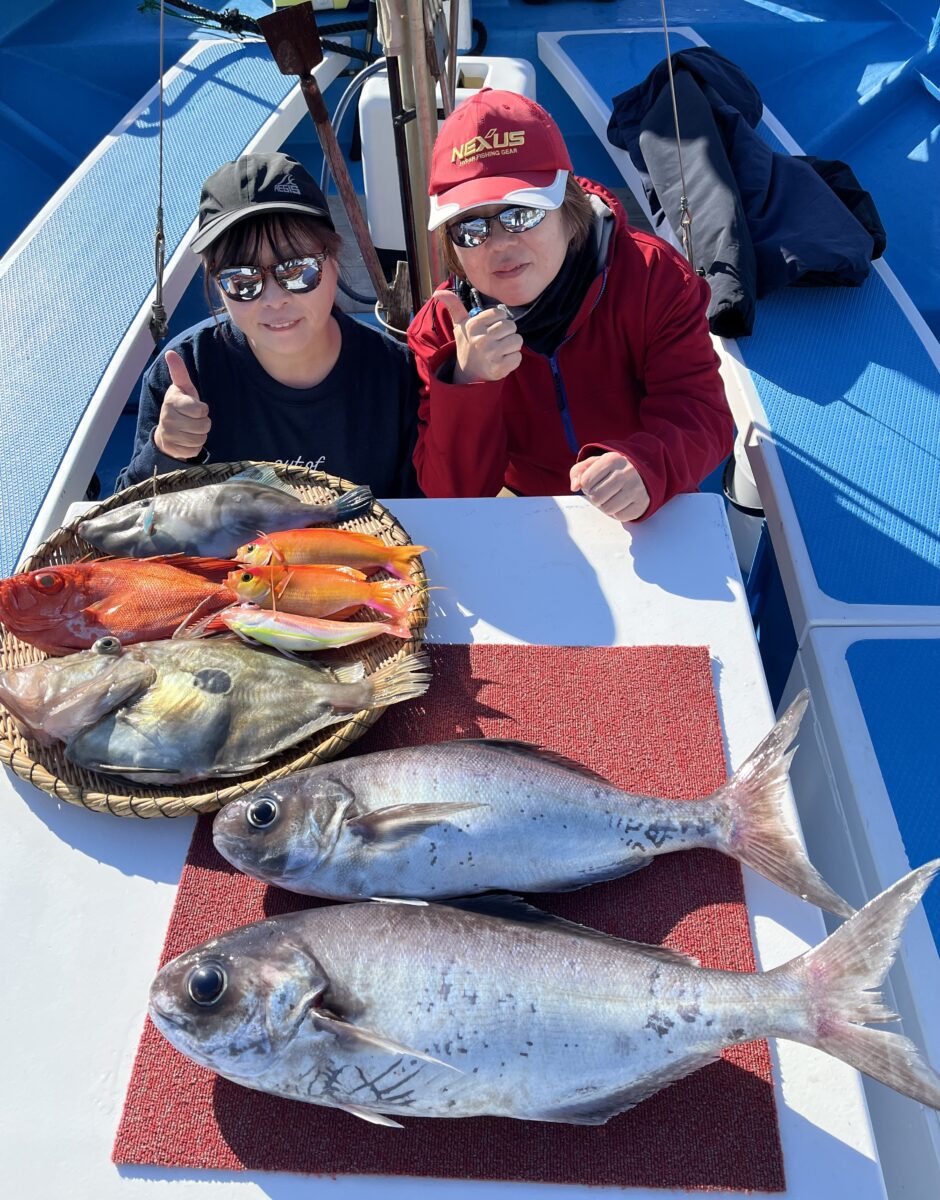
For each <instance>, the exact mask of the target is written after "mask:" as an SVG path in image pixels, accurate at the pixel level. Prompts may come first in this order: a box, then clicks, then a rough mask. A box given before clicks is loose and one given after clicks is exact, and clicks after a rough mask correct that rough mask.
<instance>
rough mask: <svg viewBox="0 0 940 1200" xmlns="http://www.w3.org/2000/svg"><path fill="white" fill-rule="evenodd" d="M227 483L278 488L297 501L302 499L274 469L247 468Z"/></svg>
mask: <svg viewBox="0 0 940 1200" xmlns="http://www.w3.org/2000/svg"><path fill="white" fill-rule="evenodd" d="M225 482H226V483H261V484H264V486H265V487H272V488H277V490H278V491H279V492H286V493H287V494H288V496H292V497H293V498H294V499H295V500H299V499H300V497H299V496H298V495H297V493H296V492H295V491H294V489H293V488H292V487H291V485H290V484H289V483H288V482H287V481H286V480H284V479H282V478H281V477H280V475H278V473H277V471H275V469H274V468H273V467H262V466H259V465H255V466H253V467H245V469H244V470H243V471H239V472H238V474H237V475H232V476H230V477H229V478H228V479H226V480H225Z"/></svg>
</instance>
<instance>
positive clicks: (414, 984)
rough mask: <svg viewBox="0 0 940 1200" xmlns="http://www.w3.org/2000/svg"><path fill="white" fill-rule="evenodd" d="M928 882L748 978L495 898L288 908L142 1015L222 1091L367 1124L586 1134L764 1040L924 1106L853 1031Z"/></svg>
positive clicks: (869, 1008) (904, 1054) (194, 955)
mask: <svg viewBox="0 0 940 1200" xmlns="http://www.w3.org/2000/svg"><path fill="white" fill-rule="evenodd" d="M938 868H940V860H937V861H935V862H932V863H929V864H928V865H926V866H924V867H921V868H920V869H919V870H917V871H913V872H911V874H909V875H907V876H905V877H904V878H903V879H902V880H900V882H898V883H896V884H895V885H894V886H893V887H892V888H889V889H888V890H887V891H886V892H883V893H882V894H881V896H879V897H878V898H877V899H875V900H873V901H871V903H870V904H867V905H866V906H865V908H863V909H861V910H860V911H859V912H857V913H856V914H855V916H853V917H852V918H851V919H850V920H849V921H847V922H846V923H845V924H844V925H843V926H842V927H841V928H840V929H838V930H837V931H836V932H835V933H834V934H833V935H832V936H831V937H830V938H828V939H827V940H826V941H825V942H823V943H821V944H820V945H819V946H817V947H815V948H814V949H812V950H810V951H808V952H807V953H806V954H804V955H802V956H801V957H799V958H795V959H793V960H792V961H790V962H788V963H785V964H784V965H783V966H780V967H777V968H775V969H774V970H772V971H768V972H767V973H766V974H763V975H760V974H742V973H739V972H734V971H715V970H706V969H705V968H703V967H699V966H697V965H696V964H695V962H694V960H692V959H688V958H686V957H684V956H683V955H681V954H677V953H675V952H673V951H669V950H663V949H660V948H658V947H652V946H644V945H641V944H638V943H635V942H625V941H620V940H618V939H616V938H612V937H608V936H606V935H603V934H600V933H596V932H594V931H592V930H589V929H585V928H583V927H580V926H577V925H572V924H570V923H568V922H565V921H562V920H560V919H558V918H556V917H552V916H548V915H547V914H545V913H541V912H538V911H537V910H535V909H530V908H528V907H527V906H526V905H522V904H519V903H513V902H511V901H507V900H506V898H505V897H500V898H497V899H496V900H494V899H493V898H478V899H476V900H472V901H461V902H459V904H458V905H456V906H454V907H450V906H444V905H416V904H414V903H412V904H408V903H399V902H389V903H386V904H374V903H373V904H347V905H336V906H333V907H328V908H319V909H314V910H311V911H307V912H298V913H292V914H290V915H289V916H282V917H274V918H272V919H270V920H267V921H263V922H260V923H259V924H256V925H249V926H246V927H244V928H242V929H236V930H234V931H233V932H231V933H227V934H224V935H223V936H222V937H219V938H216V939H214V940H213V941H210V942H206V943H205V944H204V945H202V946H199V947H198V948H196V949H195V950H190V951H188V952H187V953H185V954H183V955H181V956H180V957H179V958H177V959H175V960H174V961H173V962H171V963H169V964H168V965H167V966H165V967H164V968H163V969H162V970H161V971H160V973H159V974H158V975H157V977H156V979H155V981H154V983H153V986H152V987H151V990H150V1015H151V1017H152V1018H153V1021H154V1023H155V1024H156V1026H157V1028H158V1029H159V1030H160V1031H161V1032H162V1033H163V1034H164V1035H165V1036H166V1037H167V1038H168V1039H169V1040H170V1041H171V1042H172V1043H173V1045H174V1046H175V1047H176V1048H177V1049H178V1050H180V1051H182V1053H183V1054H186V1055H188V1056H189V1057H190V1058H191V1059H193V1060H194V1061H195V1062H197V1063H201V1064H202V1065H203V1066H206V1067H209V1068H210V1069H211V1070H213V1071H216V1072H218V1073H219V1074H220V1075H223V1076H225V1077H226V1078H227V1079H231V1080H233V1081H234V1082H235V1083H240V1084H244V1085H245V1086H246V1087H250V1088H256V1089H258V1090H260V1091H265V1092H273V1093H274V1094H275V1095H278V1096H286V1097H290V1098H294V1099H298V1100H306V1101H310V1102H312V1103H315V1104H325V1105H328V1106H330V1107H332V1108H340V1109H343V1110H345V1111H346V1112H351V1113H354V1114H355V1115H357V1116H360V1117H364V1118H365V1119H366V1120H368V1121H373V1122H375V1123H377V1124H381V1125H394V1124H396V1122H395V1121H394V1120H393V1119H392V1118H393V1117H395V1116H401V1115H413V1116H424V1117H472V1116H483V1115H486V1114H489V1115H494V1116H503V1117H519V1118H522V1119H525V1120H535V1121H562V1122H569V1123H572V1124H577V1125H599V1124H603V1123H604V1122H605V1121H607V1120H608V1119H609V1118H610V1117H612V1116H614V1115H615V1114H616V1113H619V1112H623V1111H624V1110H625V1109H628V1108H631V1107H632V1106H633V1105H635V1104H638V1103H639V1102H640V1101H641V1100H644V1099H646V1097H648V1096H651V1095H653V1094H654V1093H655V1092H657V1091H659V1090H660V1088H663V1087H665V1086H666V1085H667V1084H670V1083H672V1082H674V1081H675V1080H677V1079H681V1078H683V1076H685V1075H688V1074H690V1073H691V1072H692V1071H695V1070H698V1068H699V1067H702V1066H705V1064H706V1063H710V1062H712V1061H713V1060H714V1059H716V1058H717V1057H718V1055H719V1053H720V1052H721V1050H722V1049H723V1048H724V1047H725V1046H732V1045H735V1044H737V1043H740V1042H748V1041H751V1040H752V1039H754V1038H764V1037H781V1038H789V1039H790V1040H792V1041H797V1042H804V1043H806V1044H808V1045H810V1046H816V1047H818V1048H819V1049H821V1050H825V1051H826V1052H827V1053H829V1054H832V1055H834V1056H835V1057H836V1058H840V1059H842V1060H843V1061H845V1062H847V1063H850V1064H851V1065H852V1066H853V1067H857V1068H858V1070H860V1071H865V1072H867V1073H868V1074H869V1075H871V1076H873V1077H874V1078H875V1079H878V1080H880V1081H881V1082H882V1083H886V1084H887V1085H888V1086H889V1087H892V1088H895V1089H896V1090H897V1091H899V1092H902V1093H904V1094H905V1095H908V1096H912V1097H913V1098H914V1099H915V1100H919V1101H920V1102H921V1103H923V1104H928V1105H931V1106H932V1107H934V1108H940V1076H938V1075H937V1074H936V1073H935V1072H934V1071H933V1070H932V1069H931V1068H930V1067H928V1066H927V1065H926V1064H925V1063H924V1062H923V1061H922V1059H921V1058H920V1056H919V1055H918V1052H917V1050H916V1048H915V1047H914V1045H913V1044H912V1043H911V1042H909V1041H908V1040H907V1039H906V1038H904V1037H901V1036H900V1035H898V1034H894V1033H884V1032H880V1031H875V1030H871V1029H866V1028H864V1027H863V1026H862V1025H861V1024H859V1023H860V1022H866V1021H887V1020H891V1019H892V1015H891V1014H890V1013H889V1012H888V1011H887V1009H886V1008H885V1007H884V1006H883V1005H882V1002H881V997H880V996H879V995H878V994H877V992H876V991H874V989H877V988H878V987H879V986H880V984H881V983H882V981H883V980H884V977H885V975H886V973H887V971H888V968H889V967H890V965H891V962H892V960H893V958H894V955H895V953H896V950H897V945H898V938H899V936H900V932H901V929H902V927H903V924H904V921H905V918H906V917H907V915H908V914H909V913H910V911H911V910H912V909H913V907H914V906H915V905H916V904H917V902H918V901H919V900H920V897H921V895H922V893H923V892H924V889H925V888H926V887H927V885H928V883H929V882H930V880H931V878H932V877H933V875H934V874H935V873H936V871H937V870H938ZM470 909H476V910H478V911H470ZM481 909H482V910H483V911H479V910H481ZM487 910H489V911H487ZM503 914H505V915H503Z"/></svg>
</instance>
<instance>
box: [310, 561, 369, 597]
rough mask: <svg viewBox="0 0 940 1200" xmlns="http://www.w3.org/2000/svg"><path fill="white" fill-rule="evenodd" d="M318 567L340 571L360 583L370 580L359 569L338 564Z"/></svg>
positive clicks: (323, 564)
mask: <svg viewBox="0 0 940 1200" xmlns="http://www.w3.org/2000/svg"><path fill="white" fill-rule="evenodd" d="M317 565H322V566H328V567H329V569H330V570H331V571H338V572H339V574H340V575H345V576H346V577H347V578H348V579H355V580H356V581H357V582H359V583H362V582H363V580H365V579H368V578H369V577H368V575H366V573H365V571H360V570H359V569H358V568H357V567H345V566H341V565H339V564H338V563H322V564H317ZM360 607H361V605H360Z"/></svg>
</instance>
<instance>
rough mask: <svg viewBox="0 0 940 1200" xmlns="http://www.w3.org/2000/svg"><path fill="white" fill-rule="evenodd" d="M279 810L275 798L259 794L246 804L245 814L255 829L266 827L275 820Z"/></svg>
mask: <svg viewBox="0 0 940 1200" xmlns="http://www.w3.org/2000/svg"><path fill="white" fill-rule="evenodd" d="M279 812H280V808H279V807H278V803H277V801H276V800H274V799H272V798H271V797H270V796H259V797H258V799H257V800H252V802H251V803H250V804H249V805H248V808H247V809H246V810H245V816H246V817H247V818H248V824H249V825H253V826H254V827H255V829H267V827H268V826H269V825H273V824H274V822H275V821H276V820H277V818H278V813H279Z"/></svg>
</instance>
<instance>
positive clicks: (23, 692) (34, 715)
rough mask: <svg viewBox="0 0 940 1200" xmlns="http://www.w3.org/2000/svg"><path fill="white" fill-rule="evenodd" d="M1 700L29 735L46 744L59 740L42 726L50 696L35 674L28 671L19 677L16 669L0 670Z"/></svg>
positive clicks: (23, 730)
mask: <svg viewBox="0 0 940 1200" xmlns="http://www.w3.org/2000/svg"><path fill="white" fill-rule="evenodd" d="M0 702H2V703H3V706H4V707H5V708H6V709H7V711H8V712H9V713H10V715H11V716H12V717H13V720H14V721H15V722H16V723H17V725H19V727H20V729H21V731H22V732H23V733H24V734H25V735H26V736H27V737H31V738H34V739H35V740H36V741H38V742H41V743H42V744H43V745H46V746H50V745H52V743H53V742H55V741H56V740H57V739H56V738H54V737H52V736H51V735H49V734H48V733H46V732H45V730H44V729H43V727H42V718H43V711H44V709H45V706H46V705H47V703H48V696H47V692H46V689H45V688H44V687H43V686H42V681H41V680H40V679H38V678H37V677H36V675H35V674H31V673H29V672H26V673H24V674H23V675H20V676H19V677H18V678H17V677H16V672H14V671H3V672H0Z"/></svg>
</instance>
